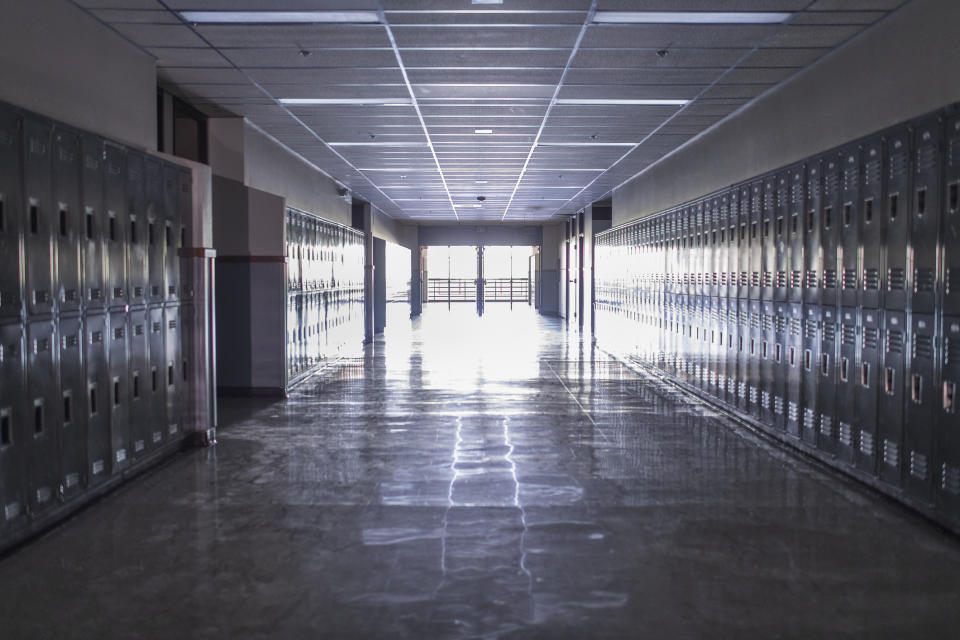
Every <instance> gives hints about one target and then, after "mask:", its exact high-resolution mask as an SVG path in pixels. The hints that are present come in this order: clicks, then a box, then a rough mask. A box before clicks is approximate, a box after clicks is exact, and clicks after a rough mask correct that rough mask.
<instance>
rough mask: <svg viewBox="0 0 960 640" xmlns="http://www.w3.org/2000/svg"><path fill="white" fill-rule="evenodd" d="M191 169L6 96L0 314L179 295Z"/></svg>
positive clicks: (1, 140) (1, 141) (0, 112)
mask: <svg viewBox="0 0 960 640" xmlns="http://www.w3.org/2000/svg"><path fill="white" fill-rule="evenodd" d="M191 193H192V178H191V174H190V172H189V170H187V169H184V168H182V167H179V166H178V165H175V164H172V163H168V162H165V161H163V160H161V159H159V158H156V157H153V156H149V155H146V154H144V153H141V152H139V151H136V150H133V149H127V148H125V147H123V146H120V145H117V144H114V143H112V142H110V141H107V140H104V139H103V138H101V137H99V136H97V135H94V134H91V133H85V132H82V131H77V130H75V129H73V128H71V127H68V126H65V125H62V124H59V123H55V122H52V121H50V120H47V119H45V118H43V117H41V116H37V115H34V114H32V113H29V112H24V111H20V110H18V109H15V108H13V107H9V106H7V105H4V104H0V318H11V317H14V318H20V317H23V316H24V315H26V316H31V317H34V316H40V315H45V314H52V313H60V314H70V313H79V312H81V311H83V310H90V311H95V312H96V311H99V312H103V311H104V310H106V309H116V308H121V307H125V306H127V305H132V306H139V305H146V304H151V303H152V304H161V303H175V302H179V301H183V300H187V299H189V298H190V296H191V293H190V291H188V290H187V291H183V290H181V282H180V258H179V254H178V250H179V249H180V248H181V247H183V246H184V243H185V241H186V234H187V230H186V228H185V224H187V223H189V221H190V219H191V218H190V215H189V212H190V210H191V207H192V203H191V197H192V195H191Z"/></svg>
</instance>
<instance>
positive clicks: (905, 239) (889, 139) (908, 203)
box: [882, 126, 913, 310]
mask: <svg viewBox="0 0 960 640" xmlns="http://www.w3.org/2000/svg"><path fill="white" fill-rule="evenodd" d="M884 137H885V139H886V143H887V145H886V146H887V158H886V162H885V167H886V169H885V171H884V173H885V177H886V180H887V189H886V190H887V194H886V197H885V198H884V201H883V207H882V212H883V220H884V224H885V226H886V229H885V231H886V235H885V238H884V274H885V278H886V282H885V286H884V292H883V306H884V308H886V309H894V310H903V309H906V308H907V300H908V290H907V267H908V255H907V252H908V247H909V246H910V218H911V217H912V213H911V209H912V204H913V196H912V194H913V180H912V177H913V174H912V172H911V171H910V157H911V156H912V151H911V147H912V136H911V132H910V129H909V128H908V127H906V126H904V127H900V128H898V129H895V130H892V131H890V132H888V133H887V134H886V135H885V136H884Z"/></svg>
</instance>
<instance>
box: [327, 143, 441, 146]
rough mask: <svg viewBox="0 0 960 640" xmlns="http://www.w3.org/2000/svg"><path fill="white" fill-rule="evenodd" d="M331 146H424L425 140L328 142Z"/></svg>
mask: <svg viewBox="0 0 960 640" xmlns="http://www.w3.org/2000/svg"><path fill="white" fill-rule="evenodd" d="M327 144H329V145H330V146H331V147H426V146H427V143H426V142H328V143H327Z"/></svg>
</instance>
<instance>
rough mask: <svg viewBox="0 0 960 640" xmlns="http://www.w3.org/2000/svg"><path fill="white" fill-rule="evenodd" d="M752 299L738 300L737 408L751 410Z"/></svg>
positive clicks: (745, 410) (744, 410)
mask: <svg viewBox="0 0 960 640" xmlns="http://www.w3.org/2000/svg"><path fill="white" fill-rule="evenodd" d="M750 304H751V303H750V301H749V300H738V301H737V307H738V308H737V344H736V349H737V356H736V357H737V380H738V381H737V408H738V409H740V410H741V411H743V412H749V411H750V387H751V379H750Z"/></svg>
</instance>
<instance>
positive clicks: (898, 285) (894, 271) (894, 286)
mask: <svg viewBox="0 0 960 640" xmlns="http://www.w3.org/2000/svg"><path fill="white" fill-rule="evenodd" d="M906 282H907V275H906V271H904V270H903V269H901V268H898V267H891V268H890V269H887V290H889V291H903V290H904V288H905V287H906Z"/></svg>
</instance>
